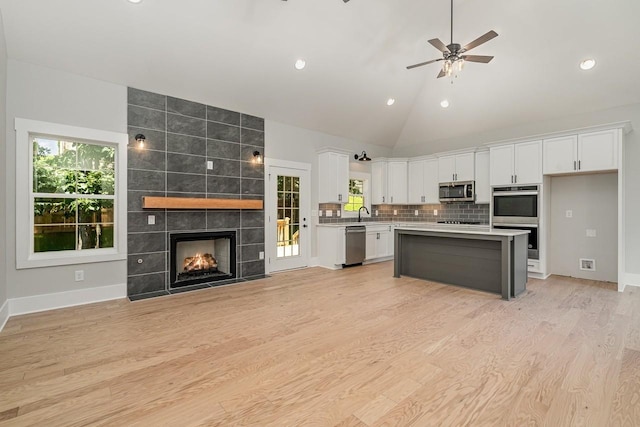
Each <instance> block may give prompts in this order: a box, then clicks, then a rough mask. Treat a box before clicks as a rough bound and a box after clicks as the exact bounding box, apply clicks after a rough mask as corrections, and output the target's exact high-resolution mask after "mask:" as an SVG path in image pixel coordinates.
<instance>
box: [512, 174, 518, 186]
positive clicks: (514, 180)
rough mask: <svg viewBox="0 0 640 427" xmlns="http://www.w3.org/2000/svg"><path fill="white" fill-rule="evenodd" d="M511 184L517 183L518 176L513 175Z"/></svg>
mask: <svg viewBox="0 0 640 427" xmlns="http://www.w3.org/2000/svg"><path fill="white" fill-rule="evenodd" d="M513 183H514V184H517V183H518V175H514V176H513Z"/></svg>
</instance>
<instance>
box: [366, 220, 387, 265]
mask: <svg viewBox="0 0 640 427" xmlns="http://www.w3.org/2000/svg"><path fill="white" fill-rule="evenodd" d="M390 242H391V244H390ZM392 255H393V227H392V226H391V225H373V226H367V245H366V256H365V257H366V260H367V261H370V260H374V259H378V258H386V257H390V256H392Z"/></svg>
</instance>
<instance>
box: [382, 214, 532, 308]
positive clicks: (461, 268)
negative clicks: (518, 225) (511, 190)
mask: <svg viewBox="0 0 640 427" xmlns="http://www.w3.org/2000/svg"><path fill="white" fill-rule="evenodd" d="M527 234H528V231H523V230H498V229H491V228H489V227H464V226H448V227H444V226H433V227H431V226H422V227H421V226H412V227H398V228H396V230H395V259H394V274H393V275H394V277H400V276H409V277H414V278H418V279H424V280H429V281H433V282H440V283H445V284H451V285H457V286H464V287H466V288H471V289H477V290H481V291H487V292H493V293H496V294H499V295H502V298H503V299H505V300H509V299H511V298H512V297H515V296H517V295H519V294H520V293H522V292H523V291H524V290H525V289H526V284H527V243H528V237H527Z"/></svg>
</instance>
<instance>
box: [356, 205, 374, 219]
mask: <svg viewBox="0 0 640 427" xmlns="http://www.w3.org/2000/svg"><path fill="white" fill-rule="evenodd" d="M362 209H364V210H365V211H367V215H371V214H370V213H369V209H367V207H366V206H360V209H358V222H362V217H361V216H360V214H361V213H362Z"/></svg>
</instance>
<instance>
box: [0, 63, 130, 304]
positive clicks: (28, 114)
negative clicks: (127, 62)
mask: <svg viewBox="0 0 640 427" xmlns="http://www.w3.org/2000/svg"><path fill="white" fill-rule="evenodd" d="M16 117H19V118H25V119H33V120H41V121H47V122H54V123H60V124H66V125H73V126H81V127H88V128H93V129H101V130H108V131H114V132H122V133H126V132H127V88H126V87H124V86H119V85H115V84H111V83H105V82H101V81H98V80H93V79H90V78H86V77H81V76H77V75H74V74H69V73H66V72H61V71H56V70H52V69H48V68H44V67H40V66H36V65H31V64H27V63H23V62H18V61H14V60H9V61H8V78H7V117H6V124H7V128H6V136H7V162H6V164H7V168H6V177H7V180H8V181H9V185H7V194H6V203H7V230H15V224H16V213H15V203H16V189H15V185H14V181H15V179H14V177H15V172H16V138H15V131H14V119H15V118H16ZM6 237H7V238H6V249H7V273H6V277H7V291H8V297H9V298H20V297H27V296H33V295H42V294H50V293H57V292H65V291H74V290H80V289H85V288H95V287H100V286H108V285H121V284H125V283H126V281H127V263H126V261H114V262H105V263H93V264H79V265H70V266H62V267H46V268H34V269H26V270H16V268H15V265H16V257H15V247H16V238H22V239H26V238H28V237H27V236H16V235H15V232H8V233H7V236H6ZM75 270H84V276H85V280H84V281H83V282H75V281H74V271H75Z"/></svg>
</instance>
